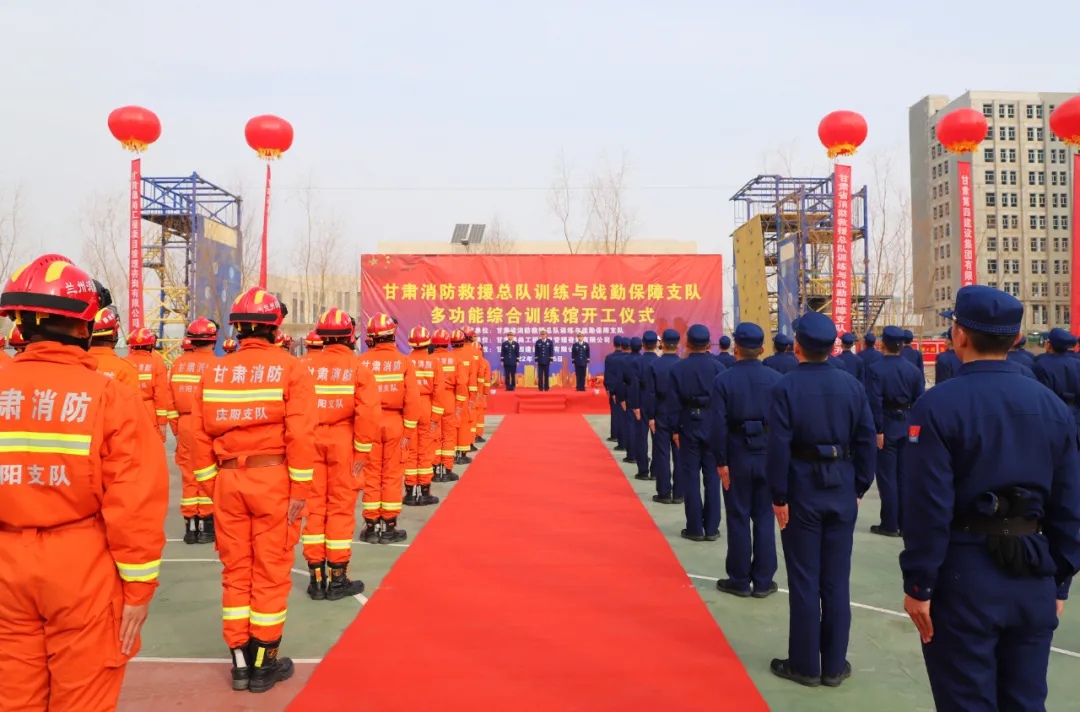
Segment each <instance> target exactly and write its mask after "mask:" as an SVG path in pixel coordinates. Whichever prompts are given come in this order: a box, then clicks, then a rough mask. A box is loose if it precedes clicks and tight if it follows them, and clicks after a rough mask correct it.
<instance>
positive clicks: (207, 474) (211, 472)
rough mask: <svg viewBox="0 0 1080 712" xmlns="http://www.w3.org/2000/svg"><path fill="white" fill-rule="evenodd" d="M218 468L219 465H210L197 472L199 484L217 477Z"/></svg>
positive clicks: (196, 476)
mask: <svg viewBox="0 0 1080 712" xmlns="http://www.w3.org/2000/svg"><path fill="white" fill-rule="evenodd" d="M217 473H218V468H217V465H210V467H204V468H202V469H201V470H195V473H194V474H195V479H196V480H197V481H199V482H206V481H207V480H212V479H214V478H215V477H217Z"/></svg>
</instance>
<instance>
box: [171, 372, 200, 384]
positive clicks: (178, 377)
mask: <svg viewBox="0 0 1080 712" xmlns="http://www.w3.org/2000/svg"><path fill="white" fill-rule="evenodd" d="M200 380H202V376H201V375H199V374H197V373H174V374H173V376H172V382H173V383H198V382H199V381H200Z"/></svg>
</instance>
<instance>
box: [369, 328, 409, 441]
mask: <svg viewBox="0 0 1080 712" xmlns="http://www.w3.org/2000/svg"><path fill="white" fill-rule="evenodd" d="M360 361H361V362H362V363H363V364H364V365H365V366H367V368H368V370H369V371H371V374H372V375H373V376H374V377H375V383H376V384H377V386H378V389H379V398H380V401H381V403H382V411H383V412H384V413H387V412H392V411H400V412H401V419H402V420H403V421H405V427H406V428H415V427H416V426H417V423H419V422H420V391H419V386H417V384H416V369H415V368H414V367H413V362H412V361H411V360H410V359H409V358H407V357H406V356H405V355H404V354H403V353H401V352H400V351H398V350H397V348H395V347H394V345H393V344H392V343H381V344H375V346H373V347H371V348H370V349H368V350H367V351H365V352H364V353H362V354H360Z"/></svg>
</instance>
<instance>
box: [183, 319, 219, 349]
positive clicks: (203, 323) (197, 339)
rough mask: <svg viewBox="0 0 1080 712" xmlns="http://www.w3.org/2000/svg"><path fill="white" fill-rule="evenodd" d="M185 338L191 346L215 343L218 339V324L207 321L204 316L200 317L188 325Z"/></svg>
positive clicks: (210, 320)
mask: <svg viewBox="0 0 1080 712" xmlns="http://www.w3.org/2000/svg"><path fill="white" fill-rule="evenodd" d="M186 336H187V338H188V339H190V340H191V343H193V344H197V343H204V344H205V343H207V342H216V341H217V337H218V324H217V322H216V321H214V320H213V319H207V318H206V317H205V316H200V317H199V318H198V319H196V320H195V321H193V322H191V323H190V324H188V328H187V334H186Z"/></svg>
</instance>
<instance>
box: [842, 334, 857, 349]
mask: <svg viewBox="0 0 1080 712" xmlns="http://www.w3.org/2000/svg"><path fill="white" fill-rule="evenodd" d="M840 343H841V344H843V345H844V346H852V345H853V344H854V343H855V334H852V333H851V332H850V331H849V332H845V333H843V334H841V335H840Z"/></svg>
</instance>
